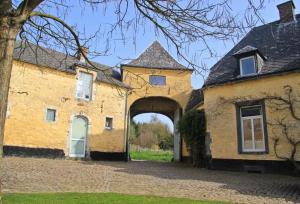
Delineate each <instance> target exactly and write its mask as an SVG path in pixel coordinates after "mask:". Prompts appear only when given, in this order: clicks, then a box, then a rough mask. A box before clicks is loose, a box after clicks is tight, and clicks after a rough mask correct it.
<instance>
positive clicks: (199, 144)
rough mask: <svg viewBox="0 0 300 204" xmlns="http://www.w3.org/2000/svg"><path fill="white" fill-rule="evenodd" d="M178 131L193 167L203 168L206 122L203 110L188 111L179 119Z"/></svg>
mask: <svg viewBox="0 0 300 204" xmlns="http://www.w3.org/2000/svg"><path fill="white" fill-rule="evenodd" d="M178 131H179V132H180V134H181V135H182V136H183V138H184V141H185V143H186V145H187V149H188V151H189V152H190V155H191V159H192V163H193V166H194V167H204V166H205V134H206V120H205V113H204V110H190V111H188V112H186V113H185V114H184V115H183V117H182V118H181V119H180V121H179V124H178Z"/></svg>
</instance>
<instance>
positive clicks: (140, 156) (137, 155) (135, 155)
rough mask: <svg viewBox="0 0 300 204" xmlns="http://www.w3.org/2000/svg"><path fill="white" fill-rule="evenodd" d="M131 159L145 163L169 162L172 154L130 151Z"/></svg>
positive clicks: (168, 152)
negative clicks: (144, 161) (145, 161)
mask: <svg viewBox="0 0 300 204" xmlns="http://www.w3.org/2000/svg"><path fill="white" fill-rule="evenodd" d="M130 156H131V159H136V160H147V161H165V162H170V161H171V160H172V158H173V152H171V151H151V150H142V151H131V152H130Z"/></svg>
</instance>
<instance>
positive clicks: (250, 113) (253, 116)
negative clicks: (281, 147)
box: [240, 105, 266, 152]
mask: <svg viewBox="0 0 300 204" xmlns="http://www.w3.org/2000/svg"><path fill="white" fill-rule="evenodd" d="M240 117H241V124H240V125H241V133H242V151H243V152H264V151H265V150H266V147H265V136H264V120H263V114H262V106H261V105H256V106H246V107H241V108H240Z"/></svg>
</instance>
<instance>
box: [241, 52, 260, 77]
mask: <svg viewBox="0 0 300 204" xmlns="http://www.w3.org/2000/svg"><path fill="white" fill-rule="evenodd" d="M240 73H241V76H246V75H251V74H255V73H256V65H255V58H254V56H251V57H245V58H242V59H240Z"/></svg>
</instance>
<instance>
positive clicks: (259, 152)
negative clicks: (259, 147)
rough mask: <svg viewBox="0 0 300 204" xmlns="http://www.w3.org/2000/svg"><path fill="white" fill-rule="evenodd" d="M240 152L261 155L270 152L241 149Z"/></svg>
mask: <svg viewBox="0 0 300 204" xmlns="http://www.w3.org/2000/svg"><path fill="white" fill-rule="evenodd" d="M239 154H254V155H260V154H269V152H268V151H266V150H263V151H241V152H239Z"/></svg>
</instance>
